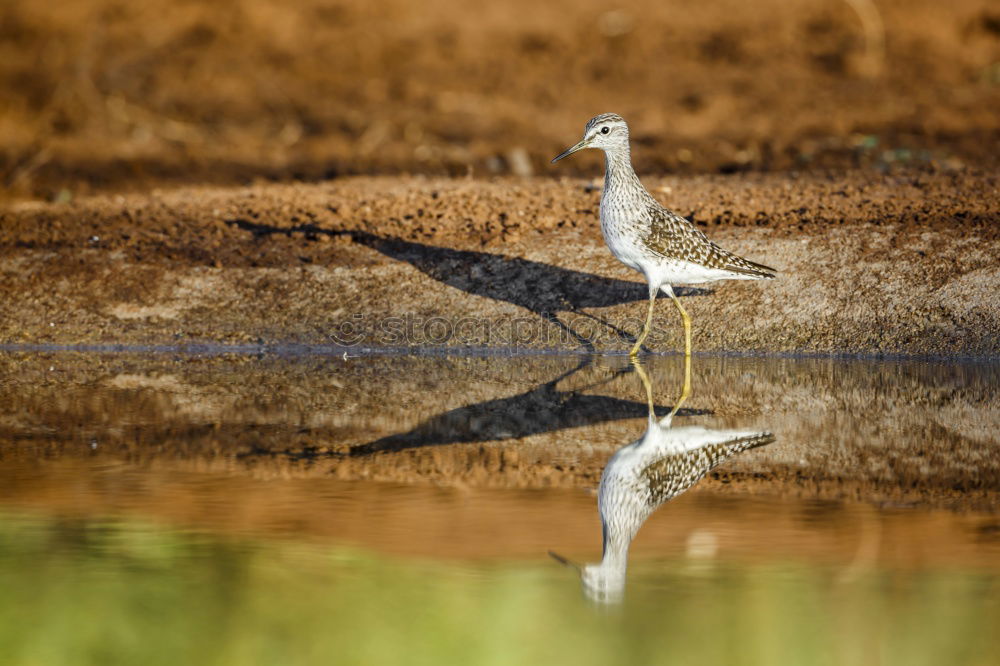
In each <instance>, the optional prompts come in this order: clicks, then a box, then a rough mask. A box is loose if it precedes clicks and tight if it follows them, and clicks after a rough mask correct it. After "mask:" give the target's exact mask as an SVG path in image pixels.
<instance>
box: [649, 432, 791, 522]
mask: <svg viewBox="0 0 1000 666" xmlns="http://www.w3.org/2000/svg"><path fill="white" fill-rule="evenodd" d="M773 441H774V435H772V434H771V433H769V432H758V433H752V434H747V435H744V436H742V437H734V438H732V439H728V440H726V441H723V442H715V443H712V444H708V445H707V446H702V447H700V448H697V449H694V450H691V451H684V452H681V453H673V454H669V455H666V456H663V457H662V458H657V459H656V460H654V461H653V462H652V463H650V464H649V465H647V466H646V467H644V468H643V469H642V472H641V476H642V478H644V479H645V480H646V482H647V483H648V484H649V504H650V505H651V506H654V507H655V506H659V505H660V504H662V503H663V502H666V501H667V500H669V499H671V498H672V497H675V496H676V495H678V494H680V493H682V492H684V491H685V490H687V489H688V488H690V487H691V486H693V485H694V484H695V483H697V482H698V480H700V479H701V478H702V477H703V476H705V475H706V474H707V473H708V472H709V471H710V470H711V469H712V468H713V467H715V466H716V465H718V464H719V463H721V462H722V461H723V460H725V459H726V458H728V457H730V456H732V455H735V454H737V453H740V452H741V451H746V450H747V449H753V448H756V447H758V446H764V445H765V444H770V443H772V442H773Z"/></svg>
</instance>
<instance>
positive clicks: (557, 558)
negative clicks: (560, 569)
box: [549, 550, 582, 573]
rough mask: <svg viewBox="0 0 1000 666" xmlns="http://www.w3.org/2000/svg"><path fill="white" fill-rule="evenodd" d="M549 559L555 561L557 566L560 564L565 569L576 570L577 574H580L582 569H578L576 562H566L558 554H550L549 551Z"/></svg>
mask: <svg viewBox="0 0 1000 666" xmlns="http://www.w3.org/2000/svg"><path fill="white" fill-rule="evenodd" d="M549 557H551V558H552V559H553V560H555V561H556V562H558V563H559V564H561V565H563V566H565V567H570V568H571V569H576V572H577V573H580V572H581V571H582V569H581V568H580V565H579V564H577V563H576V562H571V561H570V560H567V559H566V558H565V557H563V556H562V555H560V554H559V553H554V552H552V551H551V550H550V551H549Z"/></svg>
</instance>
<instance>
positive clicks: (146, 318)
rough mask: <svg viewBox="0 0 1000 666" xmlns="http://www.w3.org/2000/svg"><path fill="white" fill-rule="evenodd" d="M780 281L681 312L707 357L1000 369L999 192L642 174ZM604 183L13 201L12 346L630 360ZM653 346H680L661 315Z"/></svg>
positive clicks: (9, 223) (725, 287)
mask: <svg viewBox="0 0 1000 666" xmlns="http://www.w3.org/2000/svg"><path fill="white" fill-rule="evenodd" d="M646 183H647V186H648V187H649V188H650V189H651V191H653V192H654V193H655V194H656V196H658V197H659V198H660V200H661V201H662V202H663V203H664V204H665V205H667V206H669V207H671V208H673V209H675V210H677V211H679V212H680V213H682V214H684V215H687V216H688V217H689V218H690V219H692V220H693V221H695V222H696V223H697V224H698V225H699V226H700V227H701V228H703V229H704V230H705V231H706V232H707V233H708V234H709V235H710V237H712V238H713V239H715V240H717V241H718V242H720V243H721V244H722V245H724V246H725V247H727V248H730V249H732V250H734V251H737V252H739V253H742V254H744V255H745V256H747V257H748V258H750V259H752V260H755V261H758V262H762V263H765V264H768V265H770V266H773V267H775V268H776V269H778V271H779V279H777V280H774V281H769V282H767V283H721V284H715V285H709V288H707V289H688V290H685V291H684V292H683V295H684V296H685V298H684V301H685V303H686V307H687V308H688V309H689V312H690V313H691V315H692V318H693V322H694V342H695V348H696V349H698V350H707V351H717V350H724V351H744V352H745V351H752V352H775V351H781V352H847V353H892V354H898V353H901V354H937V355H979V356H984V355H985V356H992V355H996V354H997V353H1000V301H998V300H997V299H996V298H994V294H995V292H996V289H997V288H998V286H1000V264H998V262H997V257H998V256H1000V234H998V231H997V230H998V228H1000V227H998V226H997V224H996V222H997V220H998V219H1000V196H998V192H997V178H996V175H995V174H993V173H987V172H976V171H969V170H963V171H960V172H945V171H934V170H912V169H911V170H902V171H892V172H889V173H877V172H872V171H851V172H846V173H837V174H826V173H821V174H817V173H811V174H792V175H767V174H738V175H732V176H697V177H693V176H692V177H663V178H647V179H646ZM599 197H600V192H599V190H598V189H597V188H595V187H594V186H593V185H592V183H591V181H577V180H565V181H552V180H542V179H502V180H490V181H483V180H467V179H426V178H402V179H397V178H374V179H372V178H356V179H344V180H336V181H332V182H329V183H325V184H321V185H287V186H285V185H260V186H253V187H246V188H226V189H212V188H193V189H181V190H170V191H158V190H157V191H153V192H152V193H149V194H141V195H139V194H136V195H128V196H121V195H117V196H105V197H95V198H89V199H82V200H77V201H74V202H72V203H69V204H42V203H21V204H12V205H9V206H7V207H5V209H4V210H3V212H2V215H3V223H2V225H0V276H2V280H0V343H8V344H10V343H15V344H16V343H57V344H97V343H110V344H118V343H121V344H185V343H197V342H221V343H253V344H269V343H282V344H285V343H302V344H318V345H338V344H339V345H347V346H355V347H359V348H360V347H368V346H376V347H381V346H392V347H407V346H412V347H421V348H426V347H452V348H467V347H479V346H486V347H494V348H512V347H521V348H535V349H562V350H598V351H600V350H624V349H627V348H628V347H629V346H631V340H632V336H633V335H634V334H636V333H637V332H638V330H639V329H640V327H641V319H640V318H641V316H642V314H643V302H642V301H643V300H644V299H645V294H646V290H645V286H644V285H643V284H641V283H640V281H639V275H638V274H637V273H634V272H632V271H630V270H629V269H627V268H625V267H624V266H622V265H620V264H618V263H617V261H616V260H615V259H614V258H613V257H612V256H611V255H610V253H609V252H608V250H607V248H606V247H605V246H604V244H603V240H602V239H601V236H600V230H599V226H598V223H597V209H598V201H599ZM654 323H655V326H654V331H653V335H652V337H651V338H650V340H649V344H648V346H649V348H650V349H651V350H654V351H672V350H676V349H677V348H678V347H679V346H680V344H681V331H680V326H679V321H678V317H677V314H676V312H675V310H674V309H673V307H672V306H671V304H670V302H669V301H668V300H663V301H661V302H660V303H659V305H658V308H657V312H656V318H655V322H654Z"/></svg>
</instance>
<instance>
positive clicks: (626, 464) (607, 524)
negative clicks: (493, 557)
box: [550, 357, 774, 603]
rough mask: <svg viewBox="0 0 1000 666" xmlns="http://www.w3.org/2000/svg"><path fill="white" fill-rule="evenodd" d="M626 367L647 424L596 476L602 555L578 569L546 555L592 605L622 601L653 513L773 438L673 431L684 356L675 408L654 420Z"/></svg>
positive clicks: (687, 386) (646, 384)
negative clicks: (637, 544) (632, 549)
mask: <svg viewBox="0 0 1000 666" xmlns="http://www.w3.org/2000/svg"><path fill="white" fill-rule="evenodd" d="M632 365H633V366H634V367H635V371H636V374H637V375H638V376H639V378H640V380H641V381H642V384H643V388H644V389H645V391H646V404H647V405H648V406H649V417H648V418H649V421H648V426H647V427H646V432H645V433H644V434H643V436H642V437H641V438H639V439H638V440H636V441H634V442H632V443H631V444H627V445H625V446H623V447H622V448H620V449H618V450H617V451H616V452H615V453H614V455H613V456H611V459H610V460H609V461H608V464H607V465H606V466H605V468H604V472H603V473H602V474H601V484H600V486H599V488H598V496H597V507H598V511H599V512H600V515H601V527H602V531H603V539H604V544H603V545H604V555H603V557H602V559H601V561H600V562H599V563H596V564H585V565H582V566H581V565H577V564H575V563H573V562H571V561H569V560H567V559H566V558H565V557H562V556H561V555H558V554H556V553H551V552H550V555H552V557H553V558H554V559H556V560H558V561H559V562H561V563H563V564H565V565H568V566H571V567H573V568H575V569H576V570H577V571H578V572H579V574H580V580H581V582H582V583H583V591H584V593H585V594H586V596H587V597H588V598H589V599H591V600H593V601H595V602H598V603H616V602H620V601H621V600H622V599H623V597H624V592H625V570H626V567H627V564H628V549H629V546H630V545H631V543H632V539H634V538H635V535H636V533H637V532H638V531H639V528H640V527H642V524H643V523H644V522H645V521H646V519H647V518H649V516H650V515H651V514H652V513H653V512H654V511H656V509H658V508H659V507H660V506H661V505H662V504H663V503H665V502H667V501H668V500H670V499H673V498H674V497H676V496H677V495H679V494H681V493H683V492H684V491H686V490H687V489H688V488H690V487H691V486H693V485H694V484H695V483H697V482H698V481H699V480H700V479H701V478H702V477H704V476H705V475H706V474H707V473H708V472H709V471H711V470H712V468H714V467H715V466H716V465H718V464H720V463H721V462H723V461H724V460H726V459H727V458H729V457H730V456H733V455H735V454H737V453H740V452H742V451H746V450H748V449H753V448H756V447H759V446H764V445H766V444H770V443H771V442H773V441H774V435H772V434H771V433H769V432H763V431H750V430H717V429H709V428H705V427H703V426H697V425H695V426H682V427H673V426H672V421H673V418H674V416H676V414H677V411H678V410H679V409H680V407H681V405H682V404H683V403H684V401H685V400H687V398H688V396H689V394H690V392H691V358H690V357H687V358H686V359H685V364H684V387H683V389H682V391H681V395H680V397H679V398H678V400H677V403H676V404H675V405H674V408H673V409H672V410H671V412H670V413H669V414H668V415H667V416H665V417H663V418H662V419H660V420H657V417H656V415H655V413H654V411H653V389H652V385H651V384H650V381H649V376H648V375H647V374H646V371H645V369H644V368H643V367H642V365H641V364H640V363H639V361H638V359H633V360H632Z"/></svg>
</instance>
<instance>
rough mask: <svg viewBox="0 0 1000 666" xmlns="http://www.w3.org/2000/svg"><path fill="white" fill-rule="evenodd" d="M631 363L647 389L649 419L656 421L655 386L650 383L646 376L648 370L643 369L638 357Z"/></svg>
mask: <svg viewBox="0 0 1000 666" xmlns="http://www.w3.org/2000/svg"><path fill="white" fill-rule="evenodd" d="M630 362H631V363H632V366H633V367H634V368H635V372H636V374H637V375H639V379H640V380H641V381H642V386H643V388H645V389H646V406H647V407H648V408H649V418H650V419H655V418H656V409H655V408H654V407H653V385H652V384H651V383H650V382H649V375H647V374H646V369H645V368H643V367H642V362H641V361H639V359H638V358H637V357H635V356H633V357H632V358H631V359H630Z"/></svg>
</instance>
